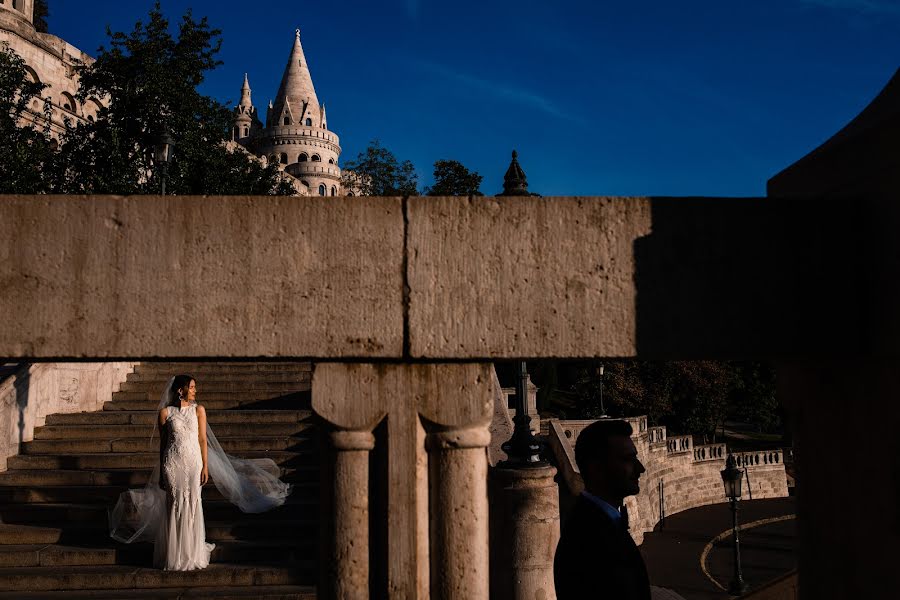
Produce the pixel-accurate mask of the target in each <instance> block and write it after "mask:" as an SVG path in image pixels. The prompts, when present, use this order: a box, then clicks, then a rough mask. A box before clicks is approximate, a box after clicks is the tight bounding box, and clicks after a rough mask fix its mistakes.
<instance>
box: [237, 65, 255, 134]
mask: <svg viewBox="0 0 900 600" xmlns="http://www.w3.org/2000/svg"><path fill="white" fill-rule="evenodd" d="M261 128H262V123H260V121H259V117H258V116H257V114H256V107H254V106H253V101H252V99H251V97H250V80H249V78H248V77H247V74H246V73H244V85H242V86H241V101H240V103H239V104H238V105H237V106H236V107H235V108H234V135H233V139H234V140H235V141H238V142H239V141H241V140H244V139H247V138H249V137H250V136H251V135H252V134H254V133H255V132H256V131H257V130H259V129H261Z"/></svg>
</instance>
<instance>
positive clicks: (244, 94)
mask: <svg viewBox="0 0 900 600" xmlns="http://www.w3.org/2000/svg"><path fill="white" fill-rule="evenodd" d="M240 105H241V106H246V107H251V106H253V102H252V101H251V100H250V79H249V78H248V77H247V74H246V73H244V85H242V86H241V104H240Z"/></svg>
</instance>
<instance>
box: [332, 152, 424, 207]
mask: <svg viewBox="0 0 900 600" xmlns="http://www.w3.org/2000/svg"><path fill="white" fill-rule="evenodd" d="M342 178H343V181H342V183H343V186H344V189H346V190H351V191H353V190H356V191H354V193H359V194H361V195H363V196H415V195H416V194H418V193H419V192H418V184H419V176H418V175H416V170H415V167H413V164H412V163H411V162H410V161H408V160H404V161H403V162H400V161H398V160H397V157H396V156H394V154H393V153H392V152H391V151H390V150H388V149H387V148H385V147H383V146H382V145H381V143H380V142H379V141H378V140H372V141H371V142H369V146H368V147H367V148H366V150H365V152H360V153H359V154H358V155H357V157H356V160H351V161H348V162H346V163H344V168H343V176H342Z"/></svg>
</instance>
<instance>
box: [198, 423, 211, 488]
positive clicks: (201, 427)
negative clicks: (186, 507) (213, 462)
mask: <svg viewBox="0 0 900 600" xmlns="http://www.w3.org/2000/svg"><path fill="white" fill-rule="evenodd" d="M197 430H198V431H197V433H198V435H199V438H200V457H201V458H202V459H203V470H202V471H200V485H204V484H205V483H206V482H207V481H209V466H208V464H207V462H206V454H207V447H206V408H204V407H203V406H197Z"/></svg>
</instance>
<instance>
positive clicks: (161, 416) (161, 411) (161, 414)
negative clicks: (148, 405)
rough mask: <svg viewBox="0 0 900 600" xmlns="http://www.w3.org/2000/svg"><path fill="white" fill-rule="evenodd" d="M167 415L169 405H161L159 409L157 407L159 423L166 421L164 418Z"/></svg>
mask: <svg viewBox="0 0 900 600" xmlns="http://www.w3.org/2000/svg"><path fill="white" fill-rule="evenodd" d="M168 417H169V407H168V406H163V407H162V408H161V409H159V422H160V424H163V423H165V422H166V419H167V418H168Z"/></svg>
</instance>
